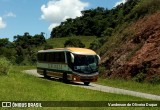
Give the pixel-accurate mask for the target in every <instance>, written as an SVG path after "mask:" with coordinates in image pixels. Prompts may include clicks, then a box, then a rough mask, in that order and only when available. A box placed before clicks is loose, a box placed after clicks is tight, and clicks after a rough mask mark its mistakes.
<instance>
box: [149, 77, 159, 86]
mask: <svg viewBox="0 0 160 110" xmlns="http://www.w3.org/2000/svg"><path fill="white" fill-rule="evenodd" d="M149 82H150V83H151V84H160V76H158V75H154V76H152V78H151V80H150V81H149Z"/></svg>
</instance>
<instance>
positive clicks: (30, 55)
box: [0, 32, 46, 65]
mask: <svg viewBox="0 0 160 110" xmlns="http://www.w3.org/2000/svg"><path fill="white" fill-rule="evenodd" d="M45 43H46V40H45V38H44V35H43V33H41V34H36V35H34V36H31V35H30V34H29V33H28V32H26V33H24V35H17V36H14V41H13V42H10V41H9V40H8V39H7V38H3V39H0V51H1V52H0V56H1V57H6V58H7V59H8V60H10V62H11V63H12V64H22V65H31V64H34V63H35V62H36V53H37V49H38V48H39V46H41V45H42V44H45Z"/></svg>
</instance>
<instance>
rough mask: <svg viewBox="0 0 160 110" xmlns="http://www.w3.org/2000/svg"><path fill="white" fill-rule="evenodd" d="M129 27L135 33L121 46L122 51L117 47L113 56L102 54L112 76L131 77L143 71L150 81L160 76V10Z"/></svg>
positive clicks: (146, 78)
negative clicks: (118, 50)
mask: <svg viewBox="0 0 160 110" xmlns="http://www.w3.org/2000/svg"><path fill="white" fill-rule="evenodd" d="M129 28H130V29H131V30H134V31H135V35H133V36H131V37H129V39H128V40H127V41H126V42H125V43H124V44H123V45H121V46H120V48H121V49H120V50H121V51H120V52H117V49H115V50H114V51H113V52H112V53H113V54H112V56H110V57H108V58H105V56H102V58H103V59H105V62H104V61H103V63H104V64H105V66H106V69H108V70H110V77H122V78H124V79H131V78H133V77H136V76H137V74H140V73H143V74H145V80H148V81H150V80H151V79H152V78H153V76H156V77H159V78H160V12H157V13H155V14H153V15H149V16H146V17H145V18H142V19H140V20H139V21H137V22H136V23H134V24H133V25H132V26H130V27H129ZM129 56H130V57H129ZM127 57H128V58H127Z"/></svg>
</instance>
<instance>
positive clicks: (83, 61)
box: [74, 54, 98, 74]
mask: <svg viewBox="0 0 160 110" xmlns="http://www.w3.org/2000/svg"><path fill="white" fill-rule="evenodd" d="M74 71H76V72H79V73H85V74H90V73H94V72H97V71H98V58H97V56H96V55H78V54H74Z"/></svg>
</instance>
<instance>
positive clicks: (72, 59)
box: [70, 53, 74, 63]
mask: <svg viewBox="0 0 160 110" xmlns="http://www.w3.org/2000/svg"><path fill="white" fill-rule="evenodd" d="M70 54H71V62H72V63H74V55H73V54H72V53H70Z"/></svg>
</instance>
